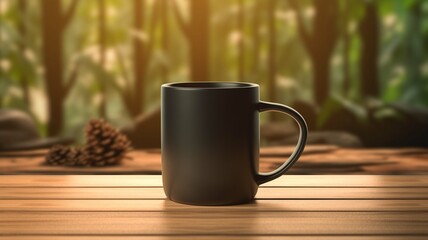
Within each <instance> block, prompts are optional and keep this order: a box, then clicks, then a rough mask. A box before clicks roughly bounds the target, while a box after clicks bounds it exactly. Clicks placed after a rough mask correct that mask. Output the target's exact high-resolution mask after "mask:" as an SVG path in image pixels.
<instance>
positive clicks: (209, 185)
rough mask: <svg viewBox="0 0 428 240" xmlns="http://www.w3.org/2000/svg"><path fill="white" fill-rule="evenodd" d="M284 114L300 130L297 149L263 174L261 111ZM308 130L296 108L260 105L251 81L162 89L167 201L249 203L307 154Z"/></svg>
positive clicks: (163, 157) (175, 86) (163, 86)
mask: <svg viewBox="0 0 428 240" xmlns="http://www.w3.org/2000/svg"><path fill="white" fill-rule="evenodd" d="M268 110H273V111H280V112H284V113H286V114H288V115H290V116H291V117H293V118H294V119H295V120H296V121H297V123H298V124H299V126H300V139H299V142H298V144H297V148H296V150H295V151H294V153H293V154H292V156H291V157H290V159H289V160H288V161H287V162H285V163H284V164H283V165H282V166H281V167H280V168H278V169H277V170H276V171H273V172H271V173H265V174H262V173H259V172H258V165H259V112H263V111H268ZM306 136H307V126H306V123H305V120H304V119H303V117H302V116H301V115H300V114H299V113H297V112H296V111H295V110H293V109H291V108H289V107H287V106H284V105H279V104H273V103H267V102H261V101H259V86H258V85H256V84H251V83H231V82H191V83H170V84H164V85H162V178H163V187H164V190H165V194H166V195H167V197H168V198H169V199H170V200H172V201H176V202H180V203H186V204H194V205H228V204H238V203H245V202H249V201H251V200H252V199H253V198H254V196H255V195H256V192H257V188H258V185H259V184H262V183H265V182H267V181H270V180H273V179H275V178H277V177H279V176H281V175H282V174H284V173H285V172H286V171H287V170H288V169H289V168H290V167H291V166H292V165H293V164H294V163H295V162H296V161H297V159H298V158H299V156H300V155H301V153H302V152H303V149H304V145H305V142H306Z"/></svg>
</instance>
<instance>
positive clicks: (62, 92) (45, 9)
mask: <svg viewBox="0 0 428 240" xmlns="http://www.w3.org/2000/svg"><path fill="white" fill-rule="evenodd" d="M77 3H78V0H73V1H72V2H71V4H70V6H69V7H68V9H67V11H66V12H65V13H64V14H62V12H63V10H62V6H61V1H58V0H41V1H40V5H41V10H42V11H41V26H42V55H43V63H44V67H45V81H46V84H45V86H46V92H47V96H48V99H47V101H48V117H49V122H48V135H49V136H55V135H58V134H60V132H61V130H62V125H63V105H64V100H65V99H66V97H67V94H68V93H69V91H70V89H71V87H72V86H73V84H74V82H75V80H76V77H77V69H78V68H77V66H76V68H75V69H74V70H73V72H72V73H71V74H70V77H69V78H68V81H66V82H65V81H64V73H63V52H62V40H63V39H62V38H63V34H64V31H65V29H66V27H67V25H68V24H69V23H70V21H71V18H72V17H73V15H74V12H75V9H76V6H77Z"/></svg>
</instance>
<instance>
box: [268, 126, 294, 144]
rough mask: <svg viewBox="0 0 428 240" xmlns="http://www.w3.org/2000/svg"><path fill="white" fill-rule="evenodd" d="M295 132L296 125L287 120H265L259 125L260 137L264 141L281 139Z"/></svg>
mask: <svg viewBox="0 0 428 240" xmlns="http://www.w3.org/2000/svg"><path fill="white" fill-rule="evenodd" d="M297 133H298V130H297V126H295V125H293V124H292V123H288V122H267V123H264V124H262V125H261V126H260V138H261V139H262V141H266V142H272V141H278V140H282V139H284V138H287V137H290V136H293V135H296V134H297Z"/></svg>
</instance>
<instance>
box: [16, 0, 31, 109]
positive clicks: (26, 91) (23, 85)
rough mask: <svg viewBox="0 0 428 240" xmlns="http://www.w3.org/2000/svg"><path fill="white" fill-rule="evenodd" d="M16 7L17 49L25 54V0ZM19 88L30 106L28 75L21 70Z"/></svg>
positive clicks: (26, 103) (21, 0)
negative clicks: (17, 10)
mask: <svg viewBox="0 0 428 240" xmlns="http://www.w3.org/2000/svg"><path fill="white" fill-rule="evenodd" d="M18 8H19V13H20V21H19V26H18V29H19V34H20V35H21V41H20V43H19V49H20V51H21V53H22V54H25V51H26V48H27V46H26V41H27V26H26V20H27V19H26V15H27V0H19V2H18ZM20 83H21V89H22V95H23V98H24V103H25V106H26V107H27V108H29V107H30V106H29V105H30V94H29V89H28V88H29V86H28V76H27V73H26V72H25V71H22V72H21V80H20Z"/></svg>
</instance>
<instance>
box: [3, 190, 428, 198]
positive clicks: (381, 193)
mask: <svg viewBox="0 0 428 240" xmlns="http://www.w3.org/2000/svg"><path fill="white" fill-rule="evenodd" d="M164 198H165V194H164V192H163V188H161V187H150V188H143V187H135V188H132V187H123V188H118V187H115V188H108V187H102V188H98V187H90V188H79V187H77V188H61V187H55V188H20V187H18V188H12V187H11V188H0V199H4V200H6V199H39V200H44V199H100V200H101V199H164ZM256 198H257V199H259V200H262V199H302V200H303V199H314V200H315V199H361V200H363V199H396V200H399V199H415V200H416V199H426V200H428V191H426V190H424V189H421V188H278V187H272V188H271V187H263V188H259V191H258V193H257V195H256Z"/></svg>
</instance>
